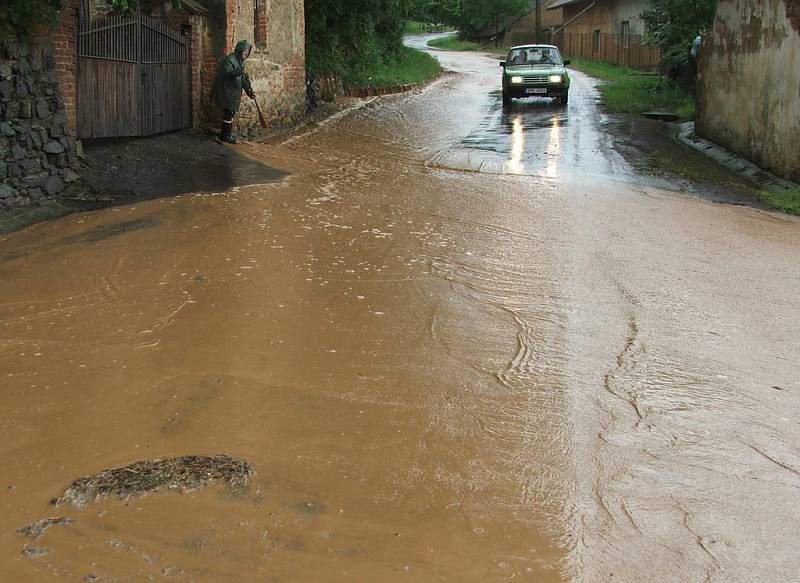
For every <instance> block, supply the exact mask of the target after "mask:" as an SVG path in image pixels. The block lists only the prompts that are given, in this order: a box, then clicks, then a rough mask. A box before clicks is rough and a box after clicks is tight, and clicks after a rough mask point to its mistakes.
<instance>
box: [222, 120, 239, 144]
mask: <svg viewBox="0 0 800 583" xmlns="http://www.w3.org/2000/svg"><path fill="white" fill-rule="evenodd" d="M232 129H233V123H225V121H224V120H223V122H222V128H221V129H220V132H219V139H220V140H222V141H223V142H225V143H226V144H236V143H238V142H237V140H236V138H234V137H233V136H232V135H231V130H232Z"/></svg>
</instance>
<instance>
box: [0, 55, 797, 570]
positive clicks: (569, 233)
mask: <svg viewBox="0 0 800 583" xmlns="http://www.w3.org/2000/svg"><path fill="white" fill-rule="evenodd" d="M442 58H443V60H445V62H446V64H449V65H450V66H451V67H452V68H454V69H458V70H459V71H460V73H461V74H459V75H450V76H447V77H446V78H444V79H443V80H441V81H439V82H438V83H436V84H434V85H433V86H431V87H429V88H427V89H426V90H424V91H419V92H416V93H413V94H409V95H404V96H399V97H391V98H387V99H382V100H368V101H366V102H364V103H363V104H362V105H361V106H360V107H359V108H354V109H352V110H350V111H348V112H345V113H342V114H341V115H337V116H334V117H333V118H331V119H330V121H329V122H327V123H325V124H319V125H318V126H315V127H310V128H307V129H306V130H304V131H301V132H299V133H297V134H295V135H293V136H291V137H289V138H287V139H281V140H276V141H275V142H273V143H270V144H265V145H259V146H255V145H244V146H241V150H242V152H244V153H246V154H247V155H249V156H252V157H253V158H254V159H256V160H262V161H265V162H267V163H268V164H270V165H272V166H274V167H277V168H279V169H281V170H283V171H285V172H288V173H289V174H290V177H289V178H288V179H287V180H285V181H282V182H280V183H277V184H274V185H270V186H251V187H243V188H234V189H230V190H226V191H220V192H206V193H195V194H192V195H189V196H178V197H174V198H168V199H158V200H151V201H147V202H142V203H137V204H136V205H130V206H125V207H117V208H112V209H106V210H102V211H97V212H92V213H84V214H76V215H72V216H69V217H66V218H64V219H61V220H58V221H54V222H50V223H43V224H39V225H35V226H32V227H29V228H27V229H25V230H23V231H19V232H16V233H13V234H10V235H5V236H3V237H0V258H2V260H1V261H0V330H2V335H1V336H0V371H2V392H1V393H0V399H2V408H0V464H2V467H3V469H4V471H3V483H2V489H0V516H2V520H0V564H2V567H0V570H1V571H2V575H3V578H5V579H8V580H12V581H42V580H49V579H56V580H58V579H59V578H60V579H63V580H66V581H74V580H81V579H83V578H86V579H87V580H116V581H126V580H138V579H142V578H145V577H148V576H150V577H153V578H156V579H159V578H174V579H176V580H194V581H262V580H266V581H287V582H288V581H291V582H296V581H348V582H349V581H439V580H448V581H476V582H477V581H481V582H483V581H503V580H506V579H512V578H514V579H516V580H527V581H535V582H537V583H538V582H547V581H561V580H577V581H580V580H585V581H608V580H612V579H613V580H615V581H631V582H638V581H642V580H647V579H656V580H659V581H681V582H683V581H706V580H710V581H731V580H754V579H763V580H771V581H783V580H792V579H793V578H794V577H795V574H796V572H797V567H798V559H797V556H796V551H795V549H794V546H795V545H794V541H796V540H797V539H798V538H800V530H799V529H800V526H798V525H800V510H798V508H799V507H798V505H797V492H798V488H800V477H799V475H800V474H798V472H799V471H800V454H798V451H797V446H796V444H797V443H800V426H798V422H797V419H799V418H800V415H798V414H800V410H798V408H799V407H800V406H799V405H798V400H797V398H796V397H797V394H798V391H800V375H799V374H798V368H797V363H796V355H797V354H798V353H800V339H798V336H797V334H796V331H797V329H798V324H800V321H798V314H800V309H799V308H800V295H798V294H797V293H794V292H795V290H796V289H797V284H798V281H800V266H798V263H797V260H796V258H797V249H798V245H800V226H799V225H798V221H797V220H795V219H791V218H784V217H780V216H778V215H773V214H768V213H764V212H760V211H757V210H753V209H749V208H743V207H737V206H729V205H717V204H713V203H710V202H708V201H706V200H702V199H698V198H696V197H693V196H689V195H687V194H684V193H681V192H668V191H666V190H661V189H658V188H654V187H653V186H652V184H651V183H649V182H648V181H647V179H646V177H640V176H639V175H638V174H637V171H636V170H635V169H634V168H632V167H631V166H630V165H629V164H628V163H627V162H626V161H625V160H624V158H622V157H621V156H619V155H618V154H617V153H616V151H615V150H614V148H613V136H611V135H609V134H607V133H605V131H604V129H603V126H602V125H601V124H598V123H595V122H597V121H598V120H599V117H600V115H601V114H599V113H598V112H597V108H596V105H595V101H594V99H593V98H592V96H591V86H590V83H589V82H588V80H587V81H586V84H585V85H584V87H585V88H586V93H585V94H584V96H583V97H580V96H579V94H575V96H574V97H572V98H571V101H570V105H569V108H568V109H567V111H561V110H556V109H554V108H552V106H550V105H549V104H547V103H542V104H539V105H536V104H527V105H526V104H524V103H521V104H518V105H517V106H515V108H512V109H511V110H510V111H509V112H508V114H507V115H509V116H511V117H510V118H509V119H510V124H506V125H504V122H502V119H503V116H504V115H506V114H503V113H502V112H500V110H499V95H497V94H496V89H497V79H498V77H499V73H498V71H497V66H496V61H494V60H492V59H490V58H489V57H485V56H480V55H474V54H473V55H456V54H444V55H443V57H442ZM580 83H581V81H580V80H579V81H577V84H578V86H580ZM496 106H497V107H496ZM515 116H517V117H515ZM562 118H563V119H562ZM495 119H499V120H501V121H500V122H498V123H494V122H493V121H492V120H495ZM537 119H551V120H553V119H559V120H560V121H559V122H558V123H557V124H555V123H549V124H546V123H539V122H536V120H537ZM487 120H488V121H487ZM515 120H519V121H518V122H517V121H515ZM481 124H484V125H483V126H482V125H481ZM481 127H483V129H476V128H481ZM506 130H510V131H506ZM139 227H141V228H139ZM101 235H102V236H101ZM106 235H108V236H106ZM773 387H780V388H781V389H782V390H776V389H775V388H773ZM187 452H196V453H198V454H202V453H205V454H206V455H210V454H213V453H215V452H228V453H229V454H230V455H231V456H234V457H236V458H238V459H243V460H247V461H248V463H250V464H251V465H252V467H253V468H254V470H255V472H256V474H255V476H254V477H253V478H252V480H251V481H250V483H249V487H248V489H247V490H246V491H245V492H231V491H230V490H229V489H228V488H226V487H224V486H223V485H216V486H213V485H212V486H211V487H209V488H205V489H202V490H197V491H190V492H186V493H183V494H179V493H175V492H169V491H158V492H153V493H150V494H148V495H146V496H143V497H133V498H130V499H127V500H120V499H118V498H115V497H109V498H101V499H100V500H99V501H98V502H97V503H95V504H91V505H89V506H87V507H86V508H84V509H78V508H72V507H71V506H68V505H61V506H59V507H57V508H58V513H59V516H57V518H68V519H72V520H73V521H74V522H72V523H71V524H69V525H68V526H65V525H57V526H53V527H51V528H49V529H47V530H46V531H44V532H43V534H42V535H41V536H40V537H39V538H38V539H30V538H28V537H25V536H24V535H22V534H20V533H17V532H16V529H17V528H19V527H20V526H21V525H25V524H32V523H34V522H35V521H37V520H40V519H42V517H46V516H48V515H50V514H52V512H53V507H52V506H49V505H48V504H47V500H49V499H51V498H52V497H53V496H54V495H56V494H57V493H59V492H62V491H63V490H64V489H65V488H66V487H68V485H69V484H70V483H72V482H73V481H74V480H75V477H76V476H87V475H93V474H94V473H95V472H97V471H98V469H100V468H124V467H128V466H129V465H130V464H131V462H132V461H134V460H146V459H169V458H174V457H179V456H182V455H185V454H186V453H187ZM23 545H26V546H25V549H27V550H25V551H23V552H20V549H21V548H22V547H23Z"/></svg>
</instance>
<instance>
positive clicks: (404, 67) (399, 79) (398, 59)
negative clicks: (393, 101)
mask: <svg viewBox="0 0 800 583" xmlns="http://www.w3.org/2000/svg"><path fill="white" fill-rule="evenodd" d="M441 72H442V67H441V66H440V65H439V62H438V61H437V60H436V59H434V58H433V57H432V56H431V55H429V54H428V53H426V52H423V51H418V50H416V49H412V48H409V47H401V48H400V49H399V51H398V52H397V54H395V55H392V56H389V57H387V58H385V59H383V60H381V61H378V60H375V61H374V62H372V63H371V64H370V65H369V66H367V67H364V68H361V69H359V70H358V71H357V72H352V73H351V74H350V75H348V76H347V78H346V83H347V85H348V86H350V87H358V86H363V85H375V86H381V85H403V84H406V83H416V84H422V83H425V82H427V81H430V80H431V79H433V78H434V77H436V76H437V75H439V74H440V73H441Z"/></svg>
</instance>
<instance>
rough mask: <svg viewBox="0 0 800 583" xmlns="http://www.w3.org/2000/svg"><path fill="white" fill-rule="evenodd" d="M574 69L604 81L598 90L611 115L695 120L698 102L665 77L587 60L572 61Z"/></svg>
mask: <svg viewBox="0 0 800 583" xmlns="http://www.w3.org/2000/svg"><path fill="white" fill-rule="evenodd" d="M570 66H571V67H572V68H574V69H576V70H578V71H581V72H583V73H586V74H587V75H591V76H592V77H597V78H598V79H602V80H603V83H601V84H600V85H599V86H598V89H599V90H600V93H601V94H602V95H603V103H604V104H605V106H606V107H607V108H608V110H609V111H615V112H620V113H644V112H645V111H657V110H662V111H670V112H673V113H676V114H677V115H678V116H680V118H681V119H683V120H687V119H693V118H694V108H695V102H694V98H693V97H692V96H691V95H689V94H687V93H686V92H684V91H682V90H681V89H679V88H678V87H677V86H676V85H675V84H674V83H673V82H671V81H669V80H668V79H665V78H664V77H662V76H661V75H652V74H647V73H643V72H642V71H637V70H636V69H630V68H628V67H622V66H620V65H613V64H611V63H603V62H601V61H590V60H587V59H572V64H571V65H570Z"/></svg>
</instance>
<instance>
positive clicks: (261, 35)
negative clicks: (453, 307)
mask: <svg viewBox="0 0 800 583" xmlns="http://www.w3.org/2000/svg"><path fill="white" fill-rule="evenodd" d="M255 1H256V22H255V26H256V31H255V44H256V45H258V44H260V43H264V42H266V40H267V33H268V30H269V5H268V2H267V0H255Z"/></svg>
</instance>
